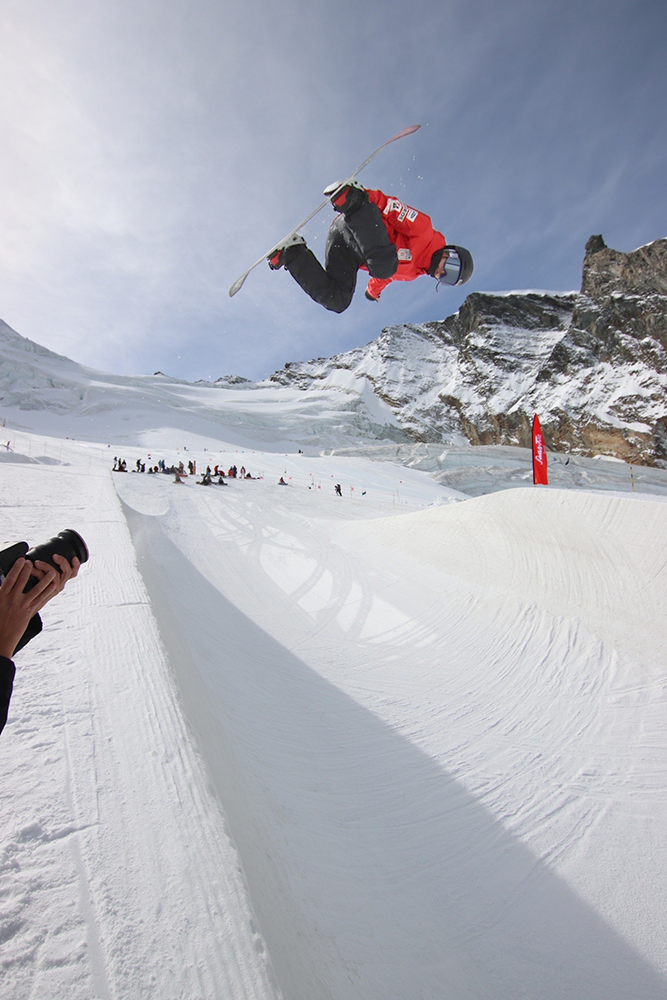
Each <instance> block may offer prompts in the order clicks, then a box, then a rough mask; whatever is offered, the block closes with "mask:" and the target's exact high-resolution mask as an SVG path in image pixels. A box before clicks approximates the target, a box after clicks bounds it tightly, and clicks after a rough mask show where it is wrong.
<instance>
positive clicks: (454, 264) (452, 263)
mask: <svg viewBox="0 0 667 1000" xmlns="http://www.w3.org/2000/svg"><path fill="white" fill-rule="evenodd" d="M445 253H446V254H447V256H446V257H445V263H444V267H443V269H442V274H441V275H440V277H439V278H438V279H437V281H438V284H437V285H436V286H435V290H436V292H437V291H439V290H440V285H449V286H450V287H451V286H452V285H456V284H458V281H459V278H460V277H461V271H462V264H461V258H460V257H459V255H458V253H457V252H456V250H450V249H449V248H448V247H445Z"/></svg>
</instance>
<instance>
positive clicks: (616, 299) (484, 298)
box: [271, 236, 667, 465]
mask: <svg viewBox="0 0 667 1000" xmlns="http://www.w3.org/2000/svg"><path fill="white" fill-rule="evenodd" d="M342 372H349V373H350V374H352V375H354V376H355V377H356V378H365V379H367V380H368V382H369V383H370V385H371V386H372V387H373V389H374V391H375V393H376V394H377V395H378V396H379V397H380V398H381V399H383V400H384V401H385V402H386V403H387V404H388V405H389V406H390V407H391V409H392V412H393V413H394V415H395V417H396V421H397V423H398V425H399V426H400V427H401V428H403V429H404V430H405V431H406V432H407V433H408V434H409V435H410V436H411V437H412V438H413V439H414V440H417V441H425V442H440V441H451V440H456V439H457V437H459V438H460V437H465V438H467V439H468V440H469V441H470V442H472V443H473V444H509V445H523V446H528V445H529V443H530V428H531V423H532V418H533V414H534V413H536V412H537V413H539V414H540V420H541V423H542V428H543V431H544V434H545V439H546V442H547V446H548V447H550V448H553V449H555V450H558V451H571V452H572V453H574V454H581V455H596V454H603V455H612V456H615V457H617V458H622V459H625V460H628V461H632V462H641V463H643V464H647V465H653V464H662V463H667V240H658V241H657V242H655V243H652V244H649V245H648V246H645V247H640V248H639V249H638V250H635V251H633V252H632V253H628V254H624V253H618V252H617V251H615V250H610V249H609V248H607V247H606V246H605V243H604V241H603V239H602V237H601V236H593V237H591V239H590V240H589V241H588V243H587V245H586V256H585V259H584V265H583V280H582V287H581V291H580V292H578V293H576V292H570V293H567V294H559V295H556V294H551V293H546V292H523V293H520V292H511V293H508V294H502V295H490V294H484V293H479V292H476V293H473V294H472V295H469V296H468V298H467V299H466V301H465V302H464V304H463V306H462V307H461V309H460V310H459V312H458V313H456V315H454V316H450V317H449V318H448V319H446V320H443V321H442V322H432V323H424V324H420V325H405V326H395V327H389V328H387V329H386V330H384V331H383V332H382V334H381V335H380V336H379V337H378V338H377V339H376V340H373V341H372V342H371V343H370V344H368V345H367V346H365V347H361V348H358V349H356V350H353V351H349V352H347V353H345V354H339V355H336V356H335V357H332V358H328V359H319V360H317V361H310V362H307V363H301V364H300V363H295V364H287V365H286V366H285V367H284V368H283V369H282V370H280V371H278V372H276V373H275V374H274V375H272V376H271V379H272V380H273V381H274V382H277V383H279V384H281V385H292V386H298V387H299V388H302V389H311V388H313V387H314V386H317V385H318V384H320V385H327V384H331V380H332V378H333V377H334V375H335V373H342Z"/></svg>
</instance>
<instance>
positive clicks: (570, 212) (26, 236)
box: [0, 0, 667, 379]
mask: <svg viewBox="0 0 667 1000" xmlns="http://www.w3.org/2000/svg"><path fill="white" fill-rule="evenodd" d="M0 27H1V28H2V30H1V32H0V130H1V131H0V134H1V135H2V143H0V184H1V185H2V191H3V199H2V201H1V202H0V318H2V319H4V320H5V321H6V322H7V323H9V324H10V326H13V327H14V328H15V329H16V330H18V332H19V333H21V334H23V335H24V336H27V337H29V338H31V339H32V340H36V341H37V342H39V343H41V344H43V345H45V346H47V347H50V348H51V349H53V350H56V351H59V352H60V353H63V354H67V355H68V356H69V357H71V358H73V359H74V360H76V361H79V362H81V363H83V364H88V365H90V366H92V367H95V368H99V369H102V370H105V371H112V372H117V373H121V374H134V373H150V372H153V371H155V370H157V369H160V370H162V371H165V372H168V373H169V374H172V375H176V376H179V377H182V378H187V379H196V378H216V377H218V376H219V375H222V374H239V375H244V376H246V377H248V378H262V377H264V376H265V375H267V374H269V373H270V372H272V371H274V370H275V369H276V368H278V367H280V366H282V364H283V363H284V362H285V361H298V360H308V359H310V358H313V357H321V356H329V355H332V354H335V353H338V352H340V351H343V350H347V349H349V348H351V347H355V346H358V345H360V344H363V343H366V342H368V341H369V340H371V339H373V338H374V337H375V336H377V335H378V334H379V333H380V331H381V329H382V328H383V327H385V326H387V325H391V324H393V323H404V322H421V321H425V320H434V319H439V318H444V317H445V316H447V315H450V314H451V313H453V312H455V311H456V309H457V308H458V307H459V305H460V304H461V302H462V301H463V299H464V298H465V295H466V294H468V292H470V291H475V290H477V291H507V290H510V289H525V288H537V289H549V290H561V291H562V290H569V289H574V288H578V287H579V284H580V280H581V262H582V258H583V252H584V244H585V242H586V240H587V239H588V237H589V236H590V235H591V234H592V233H602V234H603V236H604V238H605V240H606V242H607V243H608V245H610V246H613V247H614V248H616V249H618V250H624V251H628V250H632V249H634V248H635V247H637V246H640V245H642V244H644V243H648V242H650V241H651V240H654V239H658V238H661V237H665V236H667V225H666V214H667V186H666V185H665V177H666V176H667V164H666V162H665V160H666V156H665V154H666V150H667V121H666V118H667V96H666V91H667V88H666V86H665V68H664V67H665V61H666V55H667V51H666V50H667V43H666V41H665V39H666V38H667V4H665V3H664V0H655V2H649V0H627V2H625V0H606V2H605V0H600V2H585V0H584V2H577V3H574V2H567V0H566V2H562V0H561V2H546V0H525V2H524V0H506V2H504V3H502V4H497V3H492V2H490V0H489V2H482V0H461V2H459V0H441V2H435V0H412V2H411V3H406V2H405V0H401V2H395V0H383V2H361V3H360V2H358V0H356V2H348V0H326V2H320V0H307V2H306V0H282V2H281V3H269V2H258V0H244V3H243V4H239V3H238V2H233V3H232V2H229V0H113V2H112V0H105V2H101V0H59V3H58V4H53V3H52V0H20V2H19V0H3V4H2V8H1V12H0ZM417 123H419V124H421V125H422V128H421V130H420V131H419V132H418V133H416V134H415V135H414V136H411V137H409V138H406V139H403V140H401V141H400V142H397V143H395V144H394V145H392V146H390V147H389V148H388V149H387V150H385V151H384V152H383V153H382V154H380V156H379V157H377V159H376V160H374V161H373V163H372V164H371V165H370V166H369V167H368V168H367V169H366V171H365V172H364V173H363V174H362V175H361V179H362V180H363V181H364V183H366V184H367V185H368V186H369V187H380V188H382V189H383V190H384V191H386V192H387V193H388V194H395V195H397V196H398V197H400V198H401V199H402V200H404V201H406V202H408V203H409V204H411V205H413V206H415V207H416V208H419V209H421V210H422V211H425V212H427V213H428V214H429V215H430V216H431V218H432V219H433V222H434V225H435V226H436V228H438V229H440V230H441V231H442V232H444V233H445V236H446V237H447V239H448V241H449V242H452V243H460V244H463V245H464V246H467V247H468V248H469V249H470V250H471V251H472V253H473V255H474V258H475V263H476V270H475V275H474V277H473V279H472V280H471V282H469V284H468V285H466V286H465V288H464V289H462V290H458V291H451V290H450V291H441V292H440V294H437V295H436V293H435V283H434V282H433V281H432V280H431V279H429V278H426V277H425V278H421V279H418V280H417V281H416V282H413V283H411V284H405V283H401V284H396V285H394V286H390V287H389V288H388V289H386V291H385V292H384V294H383V297H382V300H381V302H380V303H379V304H378V305H375V304H372V303H369V302H367V301H366V300H365V299H364V297H363V294H362V290H363V287H364V280H365V279H364V278H363V277H362V278H361V281H360V288H359V290H358V292H357V295H356V297H355V300H354V302H353V304H352V306H351V307H350V309H349V310H348V311H347V312H346V313H344V314H343V315H341V316H338V315H334V314H329V313H327V312H326V311H325V310H323V309H322V308H321V307H319V306H317V305H316V304H315V303H313V302H311V301H310V300H309V299H308V298H307V297H306V296H305V295H304V294H303V292H301V290H300V289H299V288H298V287H297V286H296V284H295V283H294V282H293V281H292V279H291V278H290V276H289V275H288V274H287V273H285V272H278V273H272V272H270V271H269V269H268V267H264V266H263V265H262V266H261V267H259V268H258V269H257V270H256V271H254V272H253V274H252V275H251V276H250V277H249V278H248V280H247V282H246V284H245V286H244V287H243V289H242V291H241V292H240V293H239V294H238V295H237V296H236V297H235V298H233V299H230V298H229V296H228V294H227V290H228V288H229V285H230V284H231V282H232V281H233V280H234V279H235V278H236V277H237V276H238V275H239V274H240V273H242V272H243V271H244V270H245V269H246V268H247V267H248V266H250V264H252V263H253V262H254V261H255V260H256V259H257V258H258V257H259V256H260V255H261V254H262V253H263V252H264V251H265V250H267V249H269V248H270V247H271V246H272V245H273V244H274V243H275V242H276V241H277V240H278V239H279V238H280V237H282V236H283V235H284V234H285V233H286V232H288V231H289V230H290V229H292V227H293V226H294V225H296V223H297V222H298V221H299V220H300V219H301V218H303V217H304V216H305V215H307V214H308V212H309V211H310V210H311V209H312V208H314V207H315V206H316V205H317V204H318V203H319V201H320V200H321V193H322V188H323V187H324V186H325V184H327V183H328V182H329V181H331V180H334V179H336V178H337V177H340V176H344V175H345V174H346V173H348V172H349V170H350V169H352V168H353V167H355V166H356V165H357V164H358V163H359V162H361V160H363V159H364V158H365V157H366V156H367V155H368V154H369V153H370V152H371V151H372V150H373V149H374V148H375V147H376V146H378V145H380V143H382V142H384V141H385V140H386V139H388V138H389V137H390V136H391V135H393V134H394V133H395V132H396V131H397V130H398V129H400V128H402V127H404V126H406V125H411V124H417ZM332 217H333V213H329V211H328V209H327V210H325V211H323V212H322V213H320V215H319V216H318V217H317V218H316V219H315V220H313V222H312V223H310V224H309V226H308V227H307V229H306V231H305V236H306V238H307V239H308V242H309V244H310V245H311V246H312V248H313V249H314V250H315V252H316V253H318V254H320V256H321V254H322V251H323V245H324V239H325V236H326V230H327V227H328V225H329V223H330V221H331V218H332Z"/></svg>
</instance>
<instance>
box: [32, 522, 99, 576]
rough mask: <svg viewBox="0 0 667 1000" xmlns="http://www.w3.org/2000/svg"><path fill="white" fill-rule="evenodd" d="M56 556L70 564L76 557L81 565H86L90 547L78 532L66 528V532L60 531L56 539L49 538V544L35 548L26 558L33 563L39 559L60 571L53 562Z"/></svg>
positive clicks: (44, 543)
mask: <svg viewBox="0 0 667 1000" xmlns="http://www.w3.org/2000/svg"><path fill="white" fill-rule="evenodd" d="M54 555H57V556H63V558H65V559H66V560H67V562H68V563H71V562H72V559H74V557H75V556H76V558H77V559H78V560H79V562H80V563H85V562H87V561H88V546H87V545H86V543H85V542H84V540H83V538H82V537H81V535H80V534H79V533H78V532H77V531H73V530H72V528H66V529H65V531H59V532H58V534H57V535H55V537H54V538H49V540H48V542H43V543H42V544H41V545H35V546H33V548H31V549H29V550H28V552H26V554H25V558H26V559H30V561H31V562H32V563H35V562H37V560H38V559H39V560H41V561H42V562H45V563H49V564H50V565H51V566H54V567H55V568H56V569H58V566H56V564H55V563H54V561H53V557H54Z"/></svg>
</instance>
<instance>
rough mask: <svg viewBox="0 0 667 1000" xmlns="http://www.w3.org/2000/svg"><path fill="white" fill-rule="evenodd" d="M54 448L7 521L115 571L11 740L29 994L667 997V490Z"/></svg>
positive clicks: (5, 884)
mask: <svg viewBox="0 0 667 1000" xmlns="http://www.w3.org/2000/svg"><path fill="white" fill-rule="evenodd" d="M10 436H12V435H11V434H10V433H9V432H7V437H10ZM166 437H167V434H166V432H164V433H163V434H162V436H161V437H160V438H159V441H157V439H156V443H155V445H154V448H155V450H154V451H153V452H152V455H153V458H154V460H155V461H157V458H158V457H161V456H164V457H165V458H167V460H168V461H172V460H173V459H174V458H175V457H176V452H175V451H174V452H173V454H167V453H166V452H159V451H158V450H157V449H158V448H159V447H161V446H162V445H163V442H164V440H166ZM42 441H43V435H40V436H39V437H36V436H34V435H30V434H28V433H22V434H20V435H18V436H17V437H16V441H15V447H14V451H13V452H11V453H7V454H6V455H3V456H2V457H3V462H2V465H0V503H1V504H2V507H3V511H2V513H3V517H2V533H1V534H2V537H3V539H4V540H5V541H6V542H11V541H15V540H18V539H26V540H27V541H29V542H31V543H36V542H38V541H42V540H44V539H45V538H47V537H49V536H50V535H52V534H54V533H55V532H57V531H59V530H61V529H62V528H65V527H72V528H75V529H76V530H78V531H79V532H81V534H82V535H83V536H84V537H85V538H86V540H87V541H88V543H89V547H90V551H91V559H90V561H89V563H88V564H87V565H86V566H84V567H83V569H82V571H81V573H80V576H79V578H78V579H77V580H75V581H73V582H72V583H71V584H69V586H68V587H67V589H66V590H65V592H64V593H63V594H62V595H61V596H60V597H59V598H57V599H56V600H55V601H53V602H52V603H51V604H50V605H49V606H48V607H47V608H46V609H45V610H44V612H43V618H44V623H45V629H44V632H43V633H42V635H41V636H40V637H38V638H37V639H35V640H34V641H33V642H32V643H30V645H29V646H28V647H26V649H25V650H23V651H22V652H21V653H19V654H18V655H17V658H16V659H17V676H16V682H15V691H14V696H13V700H12V704H11V707H10V718H9V723H8V725H7V727H6V729H5V731H4V733H3V735H2V737H1V738H0V769H1V773H2V784H1V786H0V789H1V790H0V801H1V803H2V810H1V816H0V984H1V985H0V993H1V995H2V998H3V1000H19V998H20V1000H24V998H31V1000H32V998H35V1000H37V998H39V1000H92V998H97V1000H139V998H142V1000H143V998H156V1000H158V998H159V1000H200V998H201V1000H245V998H253V1000H264V998H266V1000H269V998H271V1000H278V998H283V1000H442V998H451V1000H469V998H470V1000H473V998H474V1000H487V998H488V1000H519V998H526V1000H563V998H564V997H573V998H576V1000H616V998H617V1000H629V998H633V1000H644V998H646V1000H648V998H651V1000H657V998H664V997H667V918H666V916H665V914H666V913H667V910H666V904H665V900H667V849H666V845H667V788H666V785H665V775H666V774H667V739H666V737H667V713H666V710H667V673H666V669H665V668H666V659H667V506H666V505H665V501H664V499H663V498H660V497H655V496H647V495H642V494H639V493H636V494H634V495H633V494H631V493H629V492H625V493H621V492H613V493H612V492H604V491H598V492H594V491H592V490H589V491H582V490H563V489H555V488H538V489H534V488H523V489H508V490H504V491H501V492H495V493H491V494H488V495H484V496H478V497H475V498H462V496H461V494H456V493H454V492H453V491H452V490H448V489H446V488H444V487H443V486H441V485H439V484H438V483H437V482H436V481H435V480H434V479H433V478H431V477H429V475H427V474H426V473H425V472H418V471H415V470H407V469H405V468H400V467H399V466H397V465H394V464H391V463H389V462H370V461H368V460H366V459H364V458H362V457H342V456H339V457H336V456H328V457H315V456H306V455H299V454H289V455H285V454H280V455H278V454H270V453H268V452H260V451H259V450H255V451H252V450H246V451H238V450H237V451H234V450H232V447H231V446H230V447H229V449H228V450H227V451H226V452H225V453H224V458H223V459H222V460H223V461H224V464H225V465H226V466H227V465H231V464H233V463H236V464H237V465H238V466H241V465H242V464H244V465H246V466H247V467H248V468H249V470H250V472H251V473H253V474H257V473H259V472H261V473H262V474H263V478H262V479H253V480H248V481H243V482H240V481H231V482H230V483H229V485H228V486H224V487H223V486H217V485H215V486H210V487H206V488H204V487H201V486H199V485H197V483H196V482H195V480H194V478H193V477H189V478H188V479H187V480H186V481H185V482H183V483H182V484H180V485H177V484H176V483H174V482H173V477H171V476H163V475H155V476H149V475H140V474H133V473H128V474H126V475H123V474H114V473H112V472H111V471H110V470H111V464H112V459H113V451H114V450H115V451H120V450H119V449H108V448H107V447H106V445H101V444H100V445H98V444H95V443H94V442H92V441H89V442H88V443H76V442H73V441H70V440H64V439H63V440H59V441H57V440H56V439H50V441H49V454H50V455H52V456H53V457H52V458H50V459H48V460H47V459H46V458H44V455H45V451H44V449H45V448H46V442H44V447H42ZM147 441H148V435H145V436H144V439H143V446H144V449H145V448H146V447H150V444H149V443H148V444H147ZM220 447H221V448H222V447H223V445H220ZM487 452H488V449H487ZM123 454H124V457H126V458H127V459H128V465H129V468H133V466H134V460H135V457H137V456H138V455H140V454H143V456H144V459H145V457H146V452H145V450H144V451H140V450H138V449H136V448H135V449H132V448H129V447H128V448H125V449H124V450H123ZM178 457H180V458H181V459H183V460H185V461H187V459H188V458H189V457H196V459H197V462H198V467H199V468H200V469H201V468H202V465H203V464H204V463H205V462H206V461H207V460H211V459H212V462H211V464H214V462H218V461H220V460H221V456H220V455H219V454H215V455H210V456H207V455H206V454H204V453H203V452H202V450H200V451H199V452H198V453H196V454H195V452H194V451H189V452H188V453H183V452H182V451H181V453H180V455H179V456H178ZM36 458H37V459H39V460H38V461H36V460H35V459H36ZM281 475H285V477H286V479H287V481H288V484H289V485H288V486H287V487H280V486H278V485H277V481H278V478H279V476H281ZM337 482H338V483H341V485H342V486H343V496H342V497H336V496H335V494H334V491H333V486H334V484H335V483H337Z"/></svg>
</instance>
